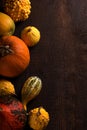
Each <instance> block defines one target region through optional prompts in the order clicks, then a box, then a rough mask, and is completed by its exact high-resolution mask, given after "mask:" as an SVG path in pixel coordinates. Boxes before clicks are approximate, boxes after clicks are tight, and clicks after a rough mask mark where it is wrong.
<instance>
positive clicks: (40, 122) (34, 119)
mask: <svg viewBox="0 0 87 130" xmlns="http://www.w3.org/2000/svg"><path fill="white" fill-rule="evenodd" d="M28 120H29V121H28V124H29V126H30V127H31V128H32V129H33V130H43V129H44V128H45V127H46V126H47V125H48V123H49V120H50V118H49V113H48V112H47V111H46V110H45V109H44V108H43V107H38V108H34V109H32V110H31V111H30V112H29V119H28Z"/></svg>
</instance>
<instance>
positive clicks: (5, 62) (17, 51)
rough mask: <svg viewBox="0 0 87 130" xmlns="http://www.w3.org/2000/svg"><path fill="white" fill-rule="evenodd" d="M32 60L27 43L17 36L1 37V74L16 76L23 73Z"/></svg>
mask: <svg viewBox="0 0 87 130" xmlns="http://www.w3.org/2000/svg"><path fill="white" fill-rule="evenodd" d="M29 62H30V52H29V49H28V47H27V46H26V44H25V43H24V42H23V41H22V40H21V39H20V38H18V37H17V36H4V37H2V38H1V39H0V75H2V76H7V77H15V76H18V75H19V74H21V73H22V72H23V71H24V70H25V69H26V68H27V66H28V64H29Z"/></svg>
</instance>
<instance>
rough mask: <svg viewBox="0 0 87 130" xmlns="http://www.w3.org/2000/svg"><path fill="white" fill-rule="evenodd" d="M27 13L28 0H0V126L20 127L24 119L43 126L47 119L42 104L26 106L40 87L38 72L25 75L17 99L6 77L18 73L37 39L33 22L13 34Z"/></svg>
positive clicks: (15, 129)
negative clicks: (36, 74)
mask: <svg viewBox="0 0 87 130" xmlns="http://www.w3.org/2000/svg"><path fill="white" fill-rule="evenodd" d="M30 13H31V2H30V1H29V0H25V1H24V0H3V11H2V12H0V76H2V77H3V79H0V130H23V129H24V128H25V125H26V123H27V124H28V125H29V127H31V128H32V129H33V130H43V129H44V128H46V126H47V125H48V123H49V120H50V117H49V113H48V112H47V111H46V110H45V108H43V107H36V108H34V109H32V110H30V111H28V109H27V104H28V103H29V101H31V100H32V99H34V98H35V97H36V96H37V95H38V94H39V93H40V91H41V89H42V80H41V78H39V77H38V76H30V77H28V79H26V81H25V83H24V84H23V86H22V90H21V101H20V100H19V99H18V98H17V94H16V92H15V86H14V85H13V84H12V83H11V81H8V80H7V79H6V77H7V78H14V77H17V76H20V75H21V73H23V72H24V71H25V69H26V68H27V67H28V65H29V63H30V59H31V55H30V50H29V48H30V47H32V46H35V45H36V44H37V43H39V41H40V37H41V36H40V31H39V30H38V29H37V28H36V27H35V26H30V25H29V26H27V27H25V28H24V29H23V30H22V31H21V34H20V38H19V37H17V36H15V35H14V32H15V28H16V24H15V23H16V22H21V21H23V22H24V21H25V20H26V19H28V18H29V16H30Z"/></svg>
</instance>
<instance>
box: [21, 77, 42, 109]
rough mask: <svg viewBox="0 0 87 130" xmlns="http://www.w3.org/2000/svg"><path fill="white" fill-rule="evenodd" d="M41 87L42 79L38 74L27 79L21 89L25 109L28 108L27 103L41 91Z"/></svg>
mask: <svg viewBox="0 0 87 130" xmlns="http://www.w3.org/2000/svg"><path fill="white" fill-rule="evenodd" d="M41 88H42V81H41V79H40V78H39V77H37V76H31V77H29V78H28V79H27V80H26V81H25V83H24V85H23V88H22V91H21V95H22V103H23V105H24V109H25V110H27V107H26V105H27V103H28V102H29V101H31V100H32V99H33V98H35V97H36V96H37V95H38V94H39V93H40V91H41Z"/></svg>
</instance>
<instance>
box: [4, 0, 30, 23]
mask: <svg viewBox="0 0 87 130" xmlns="http://www.w3.org/2000/svg"><path fill="white" fill-rule="evenodd" d="M3 8H4V12H5V13H6V14H8V15H9V16H10V17H11V18H12V19H13V20H14V21H15V22H17V21H24V20H26V19H27V18H28V17H29V15H30V13H31V10H30V9H31V2H30V1H29V0H3Z"/></svg>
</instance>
